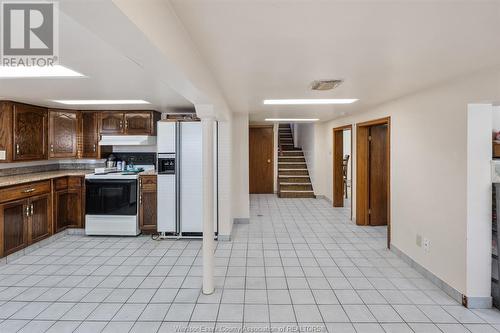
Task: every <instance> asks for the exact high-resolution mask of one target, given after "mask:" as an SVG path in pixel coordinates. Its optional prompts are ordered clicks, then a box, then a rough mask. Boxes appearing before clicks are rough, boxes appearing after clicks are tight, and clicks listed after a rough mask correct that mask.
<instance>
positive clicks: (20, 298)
mask: <svg viewBox="0 0 500 333" xmlns="http://www.w3.org/2000/svg"><path fill="white" fill-rule="evenodd" d="M349 215H350V213H349V210H348V209H333V208H331V207H330V205H329V203H328V202H326V201H324V200H314V199H278V198H276V197H275V196H273V195H258V196H252V198H251V221H250V224H247V225H235V226H234V238H233V241H231V242H220V243H218V247H217V260H216V264H217V268H216V275H217V289H216V292H215V294H213V295H210V296H205V295H202V294H201V293H200V288H201V275H202V267H201V262H202V261H201V257H200V247H201V242H200V241H161V242H157V241H153V240H151V239H150V238H148V237H138V238H117V237H80V236H68V237H64V238H62V239H60V240H58V241H56V242H54V243H52V244H50V245H48V246H45V247H43V248H40V249H38V250H36V251H35V252H33V253H31V254H30V255H27V256H24V257H21V258H20V259H18V260H17V261H15V262H13V263H10V264H7V265H4V266H1V267H0V320H1V321H0V332H9V333H10V332H29V333H33V332H92V333H95V332H120V333H125V332H141V333H147V332H168V333H170V332H182V331H187V330H188V329H189V331H190V332H209V331H210V330H214V329H218V332H240V331H241V329H242V328H243V327H244V328H246V329H247V331H251V330H252V329H255V330H254V331H255V332H267V331H269V330H270V329H274V330H273V332H280V330H279V329H281V332H297V331H298V330H297V328H299V329H300V330H301V332H326V331H328V332H335V333H337V332H338V333H341V332H358V333H362V332H369V333H376V332H388V333H389V332H390V333H395V332H424V333H432V332H473V333H476V332H481V333H482V332H485V333H487V332H500V312H498V311H496V310H479V311H470V310H467V309H466V308H463V307H462V306H460V305H459V304H457V303H456V302H455V301H454V300H453V299H451V298H449V297H448V296H447V295H446V294H444V293H443V292H441V291H440V290H438V289H437V288H436V287H435V286H434V285H432V284H431V283H430V282H429V281H428V280H426V279H424V278H423V277H422V276H420V275H419V274H418V273H417V272H416V271H415V270H413V269H412V268H410V267H409V266H408V265H406V264H405V263H404V262H403V261H401V260H399V259H398V258H397V257H396V256H395V255H394V254H392V253H391V252H389V251H387V250H386V249H385V243H386V240H385V233H386V230H385V228H384V227H378V228H374V227H357V226H355V225H353V224H352V223H351V222H350V221H349V220H348V216H349ZM266 329H267V331H266ZM215 331H217V330H215Z"/></svg>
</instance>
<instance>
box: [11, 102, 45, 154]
mask: <svg viewBox="0 0 500 333" xmlns="http://www.w3.org/2000/svg"><path fill="white" fill-rule="evenodd" d="M13 110H14V113H13V115H14V117H13V118H14V119H13V124H14V125H13V132H14V152H13V160H15V161H26V160H43V159H47V126H48V121H47V109H45V108H41V107H38V106H33V105H27V104H18V103H14V107H13Z"/></svg>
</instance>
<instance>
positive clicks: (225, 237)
mask: <svg viewBox="0 0 500 333" xmlns="http://www.w3.org/2000/svg"><path fill="white" fill-rule="evenodd" d="M217 240H218V241H221V242H229V241H231V235H217Z"/></svg>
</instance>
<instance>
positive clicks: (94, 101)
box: [53, 99, 151, 105]
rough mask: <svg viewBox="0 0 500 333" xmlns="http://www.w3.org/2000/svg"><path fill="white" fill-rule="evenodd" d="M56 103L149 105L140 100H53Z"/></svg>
mask: <svg viewBox="0 0 500 333" xmlns="http://www.w3.org/2000/svg"><path fill="white" fill-rule="evenodd" d="M53 101H54V102H56V103H60V104H65V105H123V104H128V105H138V104H151V103H149V102H148V101H145V100H142V99H55V100H53Z"/></svg>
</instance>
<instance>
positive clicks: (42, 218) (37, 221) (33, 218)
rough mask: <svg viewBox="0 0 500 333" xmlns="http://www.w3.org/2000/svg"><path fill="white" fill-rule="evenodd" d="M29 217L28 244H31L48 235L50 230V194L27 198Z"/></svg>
mask: <svg viewBox="0 0 500 333" xmlns="http://www.w3.org/2000/svg"><path fill="white" fill-rule="evenodd" d="M28 207H29V210H30V213H29V215H30V217H29V220H28V221H29V222H28V244H33V243H35V242H38V241H39V240H42V239H44V238H46V237H48V236H50V234H51V231H52V226H51V225H52V218H51V216H52V214H51V211H50V207H51V201H50V194H45V195H41V196H38V197H33V198H30V199H29V204H28Z"/></svg>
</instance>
